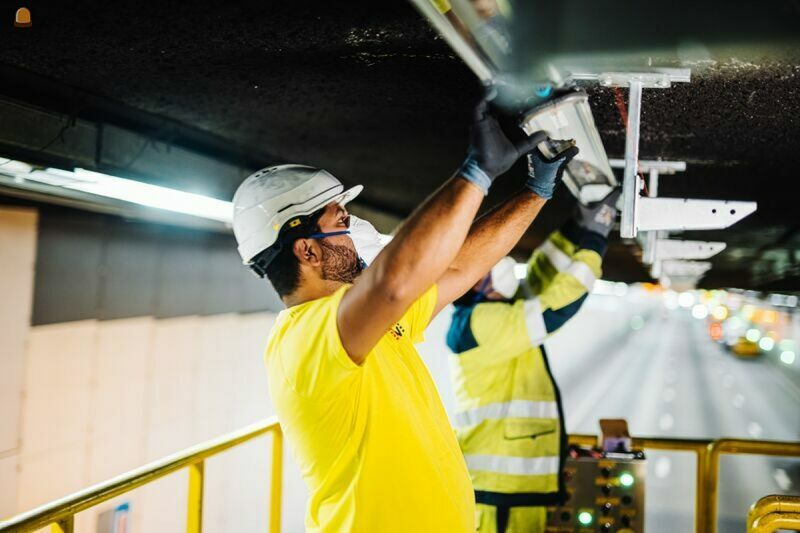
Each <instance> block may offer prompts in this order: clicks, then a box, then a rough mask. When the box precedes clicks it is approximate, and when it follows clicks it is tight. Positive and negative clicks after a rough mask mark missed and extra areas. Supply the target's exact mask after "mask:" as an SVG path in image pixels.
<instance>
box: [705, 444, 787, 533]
mask: <svg viewBox="0 0 800 533" xmlns="http://www.w3.org/2000/svg"><path fill="white" fill-rule="evenodd" d="M722 454H735V455H740V454H746V455H773V456H782V457H800V442H779V441H767V440H744V439H719V440H715V441H714V442H712V443H711V444H710V445H709V447H708V465H707V469H708V489H707V490H708V504H709V505H708V507H707V511H706V524H705V525H706V529H705V531H708V532H709V533H714V532H715V531H716V530H717V493H718V492H719V459H720V456H721V455H722Z"/></svg>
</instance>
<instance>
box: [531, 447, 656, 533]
mask: <svg viewBox="0 0 800 533" xmlns="http://www.w3.org/2000/svg"><path fill="white" fill-rule="evenodd" d="M596 455H597V456H596V457H568V458H567V460H566V463H565V466H564V471H563V472H562V475H563V476H564V482H565V483H564V485H565V489H566V493H567V495H566V501H565V502H564V503H563V504H562V505H560V506H558V507H549V508H548V509H547V528H546V529H545V531H546V533H597V532H601V533H606V532H608V533H611V532H614V533H640V532H642V531H644V493H645V491H644V489H645V477H646V471H647V461H646V460H645V456H644V453H643V452H640V451H633V452H631V453H624V454H623V453H619V454H617V453H615V454H605V453H602V454H601V453H597V454H596Z"/></svg>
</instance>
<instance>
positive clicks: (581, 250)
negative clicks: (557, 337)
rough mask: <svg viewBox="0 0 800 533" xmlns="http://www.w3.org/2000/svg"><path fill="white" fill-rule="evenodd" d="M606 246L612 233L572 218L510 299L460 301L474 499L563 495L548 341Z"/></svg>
mask: <svg viewBox="0 0 800 533" xmlns="http://www.w3.org/2000/svg"><path fill="white" fill-rule="evenodd" d="M605 247H606V239H605V238H603V237H602V236H600V235H598V234H596V233H593V232H588V231H586V230H584V229H582V228H580V227H579V226H577V225H576V224H575V223H574V222H570V223H568V224H567V225H566V226H565V227H564V228H562V229H561V230H559V231H555V232H553V233H552V234H551V235H550V236H549V238H548V239H547V241H545V242H544V243H543V244H542V245H541V246H540V247H539V248H538V249H536V251H535V252H534V253H533V255H532V256H531V258H530V260H529V261H528V274H527V278H526V279H525V282H524V283H522V284H521V287H520V290H519V291H518V292H517V295H516V296H515V298H514V299H513V300H512V301H501V302H492V301H478V302H474V301H472V302H470V301H469V300H468V298H469V297H467V298H462V299H461V300H460V301H459V302H456V305H455V311H454V313H453V318H452V323H451V325H450V329H449V331H448V334H447V344H448V346H449V347H450V349H451V350H452V352H453V354H452V355H451V356H450V366H451V376H452V379H453V384H454V389H455V393H456V399H457V402H456V403H457V406H456V415H455V425H456V430H457V434H458V440H459V444H460V445H461V450H462V452H463V453H464V457H465V459H466V462H467V467H468V468H469V471H470V476H471V478H472V483H473V486H474V488H475V491H476V492H475V495H476V502H478V503H485V504H490V505H498V506H539V505H550V504H553V503H556V502H558V501H560V500H561V494H563V486H562V485H561V483H562V481H561V475H560V472H561V470H562V467H563V461H564V454H565V450H566V433H565V429H564V417H563V413H562V409H561V401H560V396H559V391H558V387H557V386H556V383H555V381H554V380H553V376H552V374H551V373H550V368H549V365H548V362H547V355H546V354H545V351H544V347H543V346H542V343H543V342H544V340H545V338H546V337H547V336H548V335H549V334H551V333H553V332H554V331H556V330H557V329H558V328H560V327H561V326H562V325H563V324H564V323H565V322H566V321H567V320H568V319H569V318H570V317H572V316H573V315H574V314H575V313H576V312H577V311H578V309H579V308H580V306H581V304H582V303H583V302H584V300H585V299H586V296H587V293H588V291H589V290H590V289H591V287H592V284H593V283H594V281H595V279H597V278H598V277H599V276H600V266H601V261H602V259H601V258H602V254H603V253H604V252H605Z"/></svg>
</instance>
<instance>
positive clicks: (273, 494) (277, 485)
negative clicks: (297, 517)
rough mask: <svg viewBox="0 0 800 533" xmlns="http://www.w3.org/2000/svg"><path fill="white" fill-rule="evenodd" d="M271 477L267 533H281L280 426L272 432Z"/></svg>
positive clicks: (281, 440)
mask: <svg viewBox="0 0 800 533" xmlns="http://www.w3.org/2000/svg"><path fill="white" fill-rule="evenodd" d="M271 471H272V475H271V476H270V490H269V533H280V532H281V501H282V499H283V432H282V431H281V428H280V426H278V427H276V428H275V429H274V430H272V467H271Z"/></svg>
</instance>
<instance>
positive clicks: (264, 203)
mask: <svg viewBox="0 0 800 533" xmlns="http://www.w3.org/2000/svg"><path fill="white" fill-rule="evenodd" d="M363 188H364V187H363V186H361V185H356V186H355V187H351V188H350V189H348V190H346V191H345V190H344V185H342V182H340V181H339V180H338V179H336V178H335V177H334V176H333V175H332V174H330V173H329V172H327V171H325V170H321V169H318V168H313V167H309V166H305V165H277V166H273V167H266V168H262V169H261V170H259V171H258V172H256V173H254V174H251V175H250V176H249V177H248V178H247V179H246V180H244V181H243V182H242V184H241V185H239V188H238V189H236V194H234V195H233V233H234V235H235V236H236V242H237V243H238V245H239V255H241V256H242V261H243V262H244V264H245V265H250V266H252V264H253V258H254V257H256V256H257V255H258V254H260V253H261V252H263V251H264V250H266V249H267V248H269V247H270V246H273V245H274V244H275V243H276V242H278V235H279V233H280V231H281V228H282V227H283V225H284V224H286V223H287V222H289V221H290V220H291V221H292V222H294V219H295V218H296V217H302V216H305V215H310V214H312V213H314V212H315V211H318V210H319V209H322V208H323V207H325V206H326V205H328V204H329V203H331V202H336V203H339V204H341V205H345V204H346V203H347V202H349V201H350V200H352V199H353V198H355V197H356V196H358V193H360V192H361V191H362V189H363ZM297 224H299V219H298V221H297ZM270 260H271V259H270ZM267 263H268V261H267ZM262 266H264V267H265V266H266V264H265V265H262ZM262 275H263V274H262Z"/></svg>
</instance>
